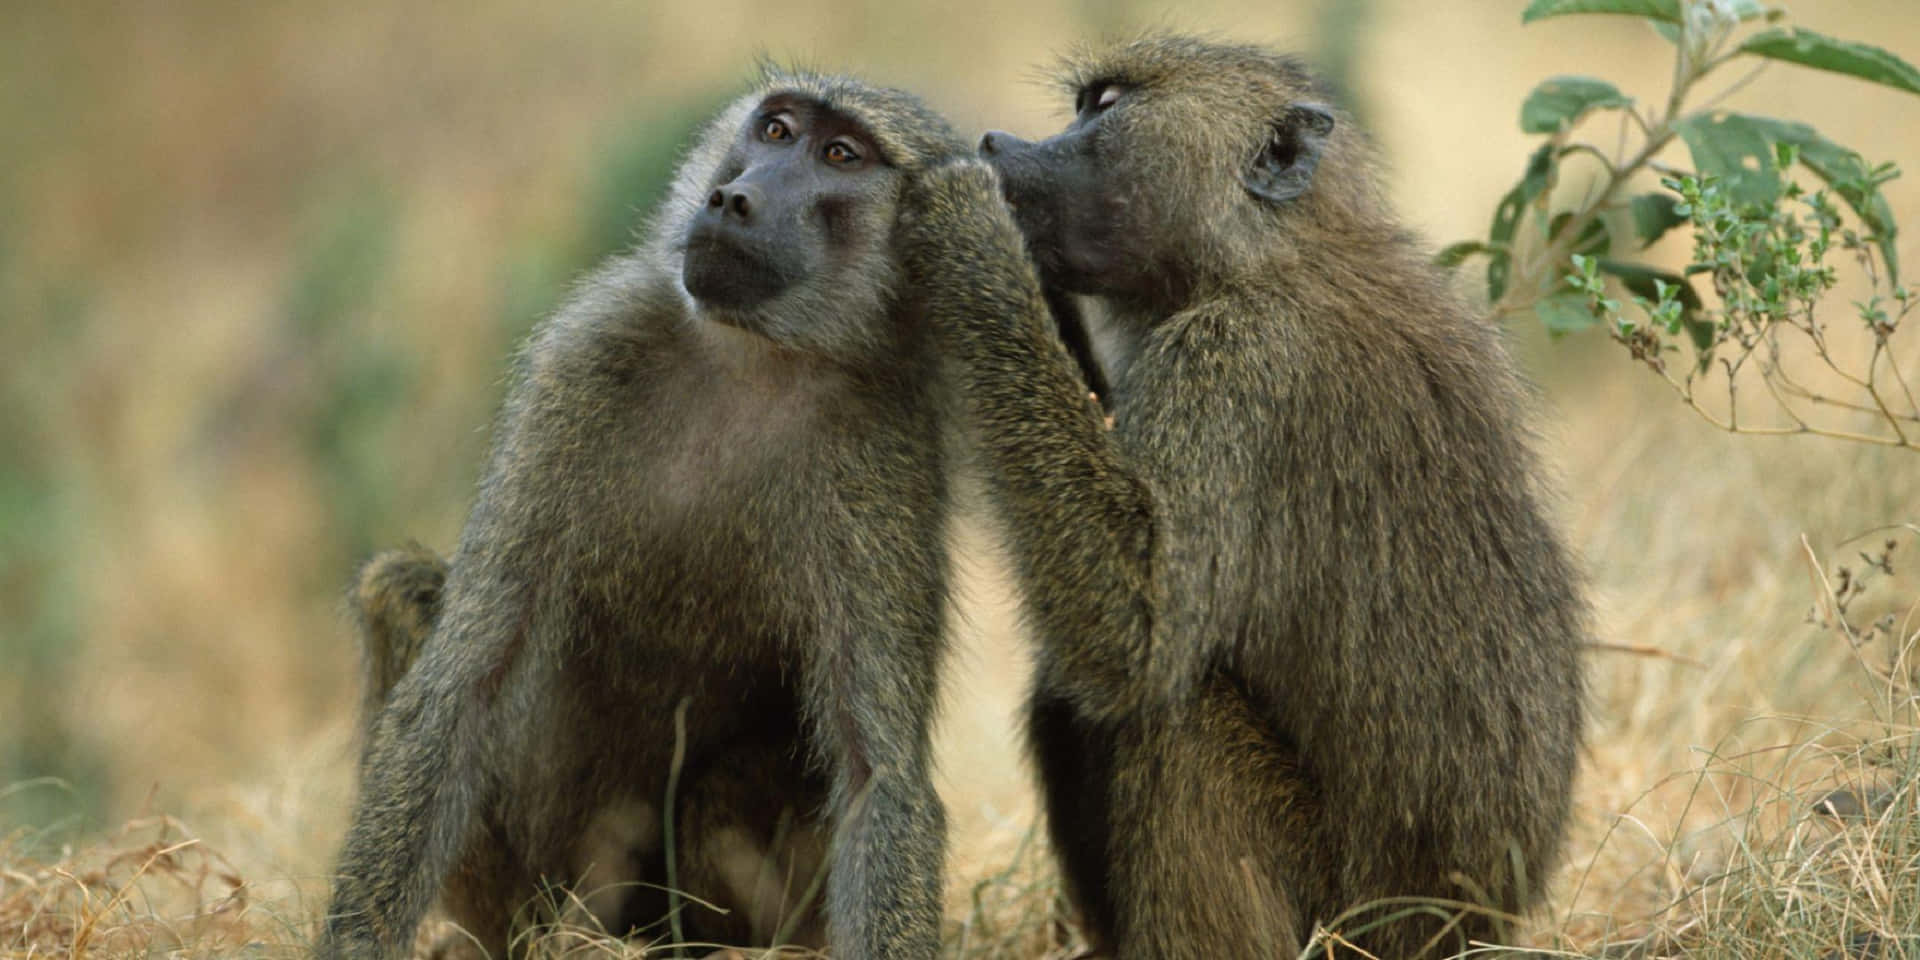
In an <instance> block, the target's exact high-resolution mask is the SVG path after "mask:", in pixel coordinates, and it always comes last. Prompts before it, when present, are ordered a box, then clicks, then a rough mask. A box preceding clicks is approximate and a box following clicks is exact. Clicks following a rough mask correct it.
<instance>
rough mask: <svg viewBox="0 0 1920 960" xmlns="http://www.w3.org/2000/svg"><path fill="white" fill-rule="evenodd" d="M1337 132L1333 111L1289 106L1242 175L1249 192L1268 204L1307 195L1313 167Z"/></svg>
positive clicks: (1318, 106)
mask: <svg viewBox="0 0 1920 960" xmlns="http://www.w3.org/2000/svg"><path fill="white" fill-rule="evenodd" d="M1332 132H1333V111H1332V110H1329V109H1327V108H1326V107H1325V106H1323V105H1321V104H1318V103H1294V104H1289V105H1288V106H1287V109H1286V111H1285V112H1284V113H1282V114H1280V116H1279V117H1277V118H1276V119H1275V120H1274V121H1273V129H1272V136H1270V137H1269V138H1268V139H1267V143H1266V145H1265V146H1263V147H1261V148H1260V152H1259V154H1257V155H1256V156H1255V157H1254V158H1253V163H1251V164H1249V165H1248V166H1247V172H1246V173H1244V174H1241V176H1240V182H1241V183H1243V184H1245V185H1246V187H1247V192H1248V193H1251V194H1253V195H1254V196H1256V197H1259V198H1260V199H1262V200H1265V201H1267V202H1268V203H1286V202H1287V201H1289V200H1292V199H1294V198H1295V197H1298V196H1299V195H1301V194H1303V193H1306V192H1307V187H1308V186H1309V185H1310V184H1312V183H1313V168H1314V167H1315V166H1318V165H1319V163H1320V151H1321V149H1322V148H1323V147H1325V146H1326V143H1327V135H1328V134H1330V133H1332Z"/></svg>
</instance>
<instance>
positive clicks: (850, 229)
mask: <svg viewBox="0 0 1920 960" xmlns="http://www.w3.org/2000/svg"><path fill="white" fill-rule="evenodd" d="M901 180H902V177H901V173H900V171H899V169H897V168H896V167H895V165H894V164H893V163H892V162H890V161H889V159H888V157H887V156H886V155H885V154H884V153H883V151H882V149H881V146H880V144H879V142H878V141H877V139H876V137H875V136H874V135H873V133H872V132H870V131H869V130H868V129H867V127H866V126H865V125H863V124H862V123H860V122H859V121H858V119H857V118H855V117H854V116H851V115H850V114H848V113H847V112H844V111H841V110H836V109H834V108H832V107H831V106H829V105H828V104H826V103H824V102H822V101H820V100H819V99H816V98H813V97H810V96H807V95H806V94H803V93H795V92H778V91H776V92H774V93H771V94H768V95H767V96H766V97H764V98H763V99H762V100H761V101H760V102H759V103H758V104H757V105H756V106H755V107H754V108H753V109H751V110H749V111H747V114H746V120H745V122H744V124H743V125H742V129H740V130H739V131H738V134H737V136H736V138H735V142H734V144H733V146H732V148H731V149H730V150H729V151H728V152H727V154H726V156H725V158H724V160H723V161H722V162H721V163H720V165H719V167H718V169H717V170H716V171H715V173H714V176H713V178H712V182H711V187H710V188H709V190H708V192H707V194H706V198H705V201H704V205H703V206H702V207H701V208H700V209H699V210H698V211H697V212H696V213H694V215H693V217H692V218H691V220H690V222H689V223H688V226H687V231H686V238H685V251H686V253H685V260H684V264H683V267H682V282H683V283H684V284H685V286H686V289H687V293H688V294H690V295H691V296H692V298H693V300H694V302H695V304H696V306H697V307H698V308H699V310H700V311H701V313H703V314H705V315H707V316H710V317H712V318H714V319H717V320H719V321H720V322H723V323H727V324H730V325H732V326H736V327H740V328H742V329H745V330H749V331H752V332H755V333H759V334H761V335H763V336H766V337H768V338H769V339H772V340H775V341H777V342H781V343H784V344H786V345H788V346H796V347H800V348H803V349H819V350H823V351H826V352H832V351H833V350H834V348H835V347H836V346H845V343H846V341H847V340H848V339H849V338H858V337H861V336H863V335H865V334H864V333H863V331H860V330H839V329H836V328H835V324H836V322H837V321H842V320H847V322H850V320H848V318H860V319H867V318H871V317H872V316H874V314H875V313H877V312H879V310H878V309H877V308H878V307H879V306H880V304H879V303H877V302H876V301H878V300H881V299H883V298H884V292H885V291H886V290H888V289H890V288H891V287H892V274H891V270H892V258H891V256H890V255H889V253H888V242H889V237H890V234H891V231H892V227H893V221H894V211H895V207H896V205H897V200H898V198H899V193H900V187H901Z"/></svg>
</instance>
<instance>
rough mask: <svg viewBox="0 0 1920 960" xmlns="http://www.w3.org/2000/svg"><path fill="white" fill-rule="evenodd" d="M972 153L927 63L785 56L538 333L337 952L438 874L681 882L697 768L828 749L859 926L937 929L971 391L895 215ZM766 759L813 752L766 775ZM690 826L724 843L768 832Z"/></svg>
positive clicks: (773, 783)
mask: <svg viewBox="0 0 1920 960" xmlns="http://www.w3.org/2000/svg"><path fill="white" fill-rule="evenodd" d="M956 152H961V153H964V152H965V147H964V145H962V144H961V143H960V142H959V141H958V139H957V138H956V137H955V135H954V134H953V132H952V131H951V129H950V128H949V127H948V126H947V125H946V123H945V122H944V121H943V120H941V119H940V118H939V117H938V116H936V115H935V114H933V113H932V112H931V111H929V110H928V109H927V108H926V107H925V106H923V105H922V104H921V103H920V102H919V101H918V100H916V99H914V98H913V97H911V96H909V95H907V94H904V93H900V92H898V91H893V90H886V89H881V88H876V87H872V86H868V85H866V84H863V83H861V82H858V81H856V80H852V79H849V78H845V77H834V76H824V75H817V74H811V73H800V72H795V73H772V74H770V75H769V76H768V77H767V78H766V79H765V81H764V83H762V84H761V86H760V88H759V89H758V90H757V91H756V92H754V93H752V94H749V95H747V96H745V97H742V98H741V99H739V100H738V101H736V102H735V103H734V104H733V105H732V106H731V107H729V108H728V109H727V110H725V111H724V112H723V113H722V114H721V115H720V117H718V118H717V119H716V120H715V121H714V122H713V123H712V124H711V125H710V126H709V127H708V128H707V130H706V132H705V133H704V134H703V135H702V137H701V138H700V140H699V141H698V143H697V144H695V145H694V146H693V147H692V148H691V150H690V153H689V158H688V160H687V161H686V163H685V164H684V165H683V166H682V168H681V170H680V171H679V174H678V176H677V179H676V180H675V183H674V185H673V186H672V187H671V189H670V192H669V195H668V197H667V199H666V200H665V201H664V204H663V207H662V210H661V212H660V213H659V214H658V215H657V216H656V217H655V220H654V222H653V224H652V225H651V228H650V235H649V240H648V241H647V242H645V243H644V244H642V245H641V246H640V247H639V248H637V249H636V250H635V251H634V252H632V253H630V254H626V255H622V256H618V257H615V258H614V259H612V260H611V261H610V262H608V263H607V264H605V265H604V266H603V267H601V268H600V269H599V270H598V271H596V272H595V273H594V274H592V275H591V276H590V277H589V278H588V279H586V280H585V281H584V282H582V283H581V284H580V285H579V286H578V288H577V289H576V290H575V292H574V294H573V296H572V298H571V299H570V301H569V302H568V303H567V304H566V305H564V306H563V307H561V308H560V309H559V311H558V312H557V313H556V314H555V315H554V316H553V317H551V318H550V319H548V320H547V321H546V322H544V323H543V324H542V326H541V327H540V328H539V329H538V330H537V331H536V333H535V334H534V335H533V337H532V338H531V340H530V341H529V343H528V346H527V347H526V349H525V350H524V351H523V355H522V357H521V360H520V364H519V368H520V369H519V373H518V376H517V378H516V382H515V383H514V385H513V387H512V388H511V390H510V392H509V395H508V399H507V402H506V405H505V409H504V411H503V413H502V414H501V417H500V421H499V423H498V424H497V426H496V429H495V438H494V446H493V452H492V454H491V457H490V461H489V465H488V467H487V469H486V471H485V475H484V478H483V480H482V481H481V485H480V490H479V495H478V498H477V500H476V503H475V505H474V507H473V509H472V512H471V514H470V516H469V518H468V521H467V524H466V527H465V530H464V531H463V532H462V534H461V537H460V542H459V544H458V546H457V547H456V549H455V551H454V553H453V555H452V557H451V560H450V563H449V566H448V572H447V576H446V581H445V583H444V586H443V587H442V592H441V594H440V598H439V604H440V610H439V614H438V617H437V619H436V620H435V622H434V625H433V628H432V632H431V637H430V638H429V639H428V640H427V642H426V643H425V645H424V647H423V648H422V649H421V650H420V651H419V653H418V658H417V659H416V660H415V661H414V662H413V665H412V667H411V668H410V669H407V670H405V672H404V673H403V674H402V675H400V676H399V678H398V680H397V682H395V683H394V685H393V687H392V690H391V692H390V694H389V695H388V696H387V698H386V702H385V704H384V705H383V706H382V707H381V709H380V712H379V717H378V719H377V720H375V721H374V723H373V729H372V731H371V733H370V734H369V736H368V738H367V751H366V757H365V760H364V761H363V763H362V786H361V797H360V800H359V804H358V808H357V810H356V812H355V815H354V819H353V824H352V826H351V827H350V828H349V830H348V832H347V837H346V841H345V844H344V847H343V850H342V852H341V854H340V860H339V867H338V870H337V876H336V880H335V887H334V900H333V904H332V907H331V909H330V910H329V913H328V916H327V918H326V925H325V929H324V930H323V932H322V934H321V937H320V939H319V941H318V943H317V945H316V949H315V952H316V955H318V956H320V957H329V958H330V957H343V956H351V957H391V956H395V955H397V954H399V953H400V952H401V951H402V950H403V949H404V948H405V947H406V946H407V944H408V943H409V941H410V940H411V937H412V935H413V932H414V928H415V927H416V926H417V924H418V922H419V920H420V917H421V915H422V913H423V912H424V911H425V910H426V908H427V906H428V903H429V901H430V900H432V899H433V898H434V897H435V895H436V894H439V895H440V896H441V898H442V900H443V902H444V904H445V905H446V907H447V908H448V909H449V912H450V913H452V914H453V915H454V918H455V919H456V920H458V921H460V922H461V923H462V924H463V925H464V926H465V927H466V928H467V929H468V930H469V931H470V932H471V933H472V934H473V935H474V936H475V938H476V939H477V940H478V942H479V944H480V946H482V947H483V948H485V949H486V950H487V951H488V953H490V954H491V955H494V956H500V955H502V954H505V953H507V952H508V951H509V950H510V949H515V950H517V949H519V948H520V947H521V946H522V945H523V944H524V940H522V939H521V938H519V937H518V936H517V934H518V933H519V932H520V931H522V930H524V929H525V923H526V920H524V919H520V920H515V919H511V918H514V917H515V916H516V912H517V908H519V907H520V906H521V905H522V904H524V903H526V902H527V901H528V899H529V898H530V897H533V896H534V895H535V894H536V893H538V892H540V890H541V889H542V888H543V887H545V886H546V885H558V886H562V887H568V886H570V887H573V888H574V889H576V890H587V889H591V888H592V887H593V886H594V884H593V883H591V882H590V881H592V880H593V879H595V878H596V877H597V876H598V875H597V874H595V873H594V872H593V869H592V868H594V867H596V866H599V865H600V863H601V859H602V858H603V855H605V854H606V853H607V851H615V852H616V858H617V853H618V852H621V851H624V852H626V853H627V854H628V859H629V861H630V862H627V863H624V864H620V865H617V867H616V868H615V869H613V870H611V871H610V872H609V874H608V875H609V876H613V877H616V878H620V879H626V878H628V877H630V876H632V875H634V874H638V875H639V879H640V880H641V881H642V882H643V883H645V884H655V885H657V884H665V883H668V882H670V881H671V880H675V879H678V878H670V877H667V876H664V875H661V874H659V873H654V872H651V871H650V870H649V869H648V865H649V864H650V863H651V862H652V860H653V858H654V851H653V850H652V849H651V846H650V845H651V844H659V845H662V846H664V845H665V837H664V833H665V824H664V819H665V817H664V814H666V813H667V812H668V811H670V810H673V809H676V808H677V807H678V806H679V805H678V804H676V806H675V807H667V806H665V803H666V802H667V801H668V799H669V796H668V794H669V786H668V784H669V780H670V778H671V777H672V776H673V772H674V771H675V770H676V769H678V770H681V771H683V779H682V780H681V783H680V784H679V785H681V786H687V785H693V786H700V785H705V788H706V789H708V790H709V791H711V792H712V793H714V794H716V795H717V794H724V793H729V792H730V793H731V794H732V795H733V796H734V798H735V799H738V797H739V796H740V795H741V794H742V793H743V792H749V791H750V792H753V793H755V794H756V795H757V796H758V797H759V799H760V801H761V802H764V803H779V802H782V801H784V800H787V799H789V798H790V797H791V796H792V795H794V794H797V795H799V796H802V797H805V796H806V795H807V792H808V790H809V787H808V786H807V784H808V780H809V778H811V777H817V778H818V779H819V781H820V783H821V789H820V790H819V792H820V793H821V794H822V795H823V797H824V801H823V802H821V803H819V804H817V805H814V807H813V808H811V809H805V811H804V812H805V814H806V816H807V818H808V819H809V820H810V821H812V822H813V823H814V824H816V825H818V826H819V827H821V828H823V829H826V830H828V831H830V835H831V840H830V849H829V850H828V851H827V853H826V854H825V859H826V868H825V869H826V878H825V881H824V886H825V895H824V905H823V910H824V920H825V926H826V939H827V940H829V941H830V942H831V943H832V946H833V949H834V952H835V955H836V956H839V957H850V958H872V957H930V956H932V955H933V954H934V952H935V951H936V950H937V948H938V935H939V919H940V892H941V883H942V866H943V856H944V847H945V821H944V813H943V811H942V809H941V806H940V801H939V798H938V796H937V795H936V794H935V792H934V789H933V785H932V782H931V778H930V770H929V763H930V743H929V731H930V725H931V722H932V714H933V709H934V693H935V690H936V689H937V682H938V677H937V669H938V667H939V665H940V659H941V655H942V652H943V645H944V638H943V636H942V612H943V608H944V603H945V600H946V596H945V590H946V580H947V560H946V556H945V552H944V549H943V539H942V538H943V534H944V523H945V513H946V505H947V499H948V492H947V486H946V479H945V473H944V463H943V457H944V451H943V438H942V436H941V426H942V424H943V422H944V419H945V418H944V417H943V416H942V415H941V406H942V403H941V400H940V390H939V389H938V384H939V378H938V375H937V374H938V369H937V363H936V357H935V354H934V353H933V350H932V342H931V336H930V333H929V331H928V328H927V327H926V325H925V324H924V323H923V322H921V320H920V318H919V316H918V312H917V307H916V306H915V304H916V303H917V300H916V299H914V298H912V297H910V296H909V295H908V292H907V291H906V290H905V289H904V283H903V280H904V270H903V269H902V264H901V260H900V258H899V256H898V254H897V240H896V237H895V232H896V220H897V218H898V215H899V214H900V212H901V200H902V197H903V195H904V191H905V190H906V188H907V187H908V186H909V185H910V184H911V183H912V182H913V181H914V180H915V179H916V178H917V177H918V176H919V175H920V173H921V171H923V170H924V169H925V168H926V167H927V166H928V165H929V164H931V163H934V162H936V161H940V160H944V159H947V158H951V157H953V156H955V155H956ZM676 718H679V720H678V722H677V720H676ZM676 757H677V758H678V759H679V760H680V763H679V765H678V766H676V764H675V762H674V761H675V759H676ZM742 757H760V758H763V760H762V761H744V762H743V761H741V760H740V758H742ZM764 758H773V759H774V760H777V761H778V763H777V764H773V765H774V766H777V767H779V768H780V769H779V770H778V773H779V776H778V777H777V778H773V779H769V780H767V781H766V782H760V783H751V784H747V783H742V782H741V781H742V780H743V779H751V777H748V776H745V775H743V774H741V773H740V772H739V771H740V770H742V769H743V766H742V764H743V763H744V768H745V769H747V770H751V769H752V767H753V766H754V765H755V764H756V763H764ZM710 773H713V774H714V775H713V776H709V774H710ZM783 792H785V794H786V795H785V796H783ZM727 802H733V801H732V800H729V801H727ZM689 803H691V801H689ZM681 826H684V827H685V828H686V829H687V831H688V832H689V833H691V834H694V835H697V836H699V837H700V838H701V843H704V844H706V845H707V847H705V848H703V849H712V848H715V847H718V848H722V849H721V850H720V852H719V853H716V854H715V857H716V859H718V860H734V861H742V860H744V861H745V862H748V863H751V862H753V860H754V858H755V857H759V856H762V855H764V854H765V853H767V851H764V850H759V849H755V847H756V844H755V843H754V838H753V836H752V833H753V831H751V830H747V831H739V830H735V831H731V832H729V831H728V830H726V829H724V827H723V826H715V827H714V828H713V829H711V830H708V829H706V826H707V825H702V824H695V823H691V822H690V823H686V824H682V825H681ZM726 848H733V852H734V853H744V854H746V855H747V856H746V857H744V858H743V857H738V856H732V857H730V856H728V855H727V851H726ZM721 867H722V870H721V872H725V870H724V867H725V864H721ZM746 879H751V878H746ZM799 881H800V883H801V884H803V885H804V882H805V878H799ZM736 885H737V886H746V887H750V888H751V887H754V884H753V883H750V882H746V881H745V880H742V882H741V883H740V884H736ZM642 889H647V890H650V889H651V888H650V887H643V888H642ZM759 892H760V891H759V890H757V889H747V890H736V891H735V899H736V902H739V901H747V902H753V901H755V900H756V898H757V895H758V893H759ZM661 902H662V903H664V900H662V901H661ZM594 913H595V916H596V918H598V919H602V920H605V919H607V917H609V916H611V917H614V918H624V917H629V916H639V915H642V914H643V913H644V911H638V910H636V908H635V906H634V904H633V903H631V902H616V903H606V904H601V905H598V906H596V907H595V909H594ZM518 915H519V916H520V917H521V918H525V917H526V916H527V914H526V913H525V912H523V911H522V912H519V913H518ZM653 915H654V916H658V913H654V914H653ZM698 917H699V913H698V911H695V910H688V911H687V912H686V915H685V919H686V920H687V926H688V927H689V930H691V931H702V928H700V927H699V926H698V925H697V919H698ZM694 938H695V937H694V935H693V933H689V939H694Z"/></svg>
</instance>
